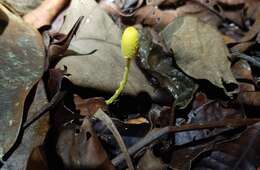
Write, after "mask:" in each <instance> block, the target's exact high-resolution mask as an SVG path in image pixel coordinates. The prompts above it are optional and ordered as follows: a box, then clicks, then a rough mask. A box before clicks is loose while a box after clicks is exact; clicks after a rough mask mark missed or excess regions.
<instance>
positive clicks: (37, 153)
mask: <svg viewBox="0 0 260 170" xmlns="http://www.w3.org/2000/svg"><path fill="white" fill-rule="evenodd" d="M35 169H38V170H49V168H48V164H47V160H46V155H45V154H44V151H43V149H42V147H40V146H39V147H37V148H34V149H33V151H32V153H31V155H30V157H29V159H28V162H27V167H26V170H35Z"/></svg>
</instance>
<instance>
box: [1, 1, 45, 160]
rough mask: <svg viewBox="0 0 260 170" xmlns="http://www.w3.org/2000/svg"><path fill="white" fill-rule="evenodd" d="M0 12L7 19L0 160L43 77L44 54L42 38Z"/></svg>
mask: <svg viewBox="0 0 260 170" xmlns="http://www.w3.org/2000/svg"><path fill="white" fill-rule="evenodd" d="M0 12H3V13H4V14H5V15H6V16H7V17H8V24H7V26H6V27H5V28H4V31H3V33H2V34H1V35H0V44H1V46H0V65H1V69H0V77H1V78H0V100H1V105H0V124H1V126H0V131H1V133H0V157H2V156H3V155H4V154H5V153H6V152H7V151H8V150H9V149H10V147H11V146H12V145H13V144H14V142H15V141H16V138H17V136H18V132H19V128H20V127H21V123H22V119H23V114H27V111H28V109H26V108H28V104H29V103H26V97H27V95H28V94H29V92H30V91H31V89H32V87H33V86H34V85H35V84H36V83H37V82H38V80H39V78H41V76H42V73H43V65H44V56H45V54H44V53H45V52H44V46H43V42H42V38H41V36H40V34H39V33H38V32H37V31H36V30H35V29H33V28H32V27H30V26H28V25H27V24H26V23H25V22H23V20H22V19H21V18H19V17H17V16H15V15H14V14H12V13H11V12H9V11H8V10H7V9H6V8H5V7H4V6H2V5H1V4H0ZM32 94H33V92H32ZM32 94H31V95H32ZM31 97H32V96H31ZM27 102H28V101H27Z"/></svg>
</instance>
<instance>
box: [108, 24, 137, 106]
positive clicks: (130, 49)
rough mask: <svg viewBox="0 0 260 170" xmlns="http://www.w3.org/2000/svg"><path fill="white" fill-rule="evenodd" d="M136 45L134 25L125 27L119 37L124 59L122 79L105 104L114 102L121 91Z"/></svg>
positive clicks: (134, 54) (125, 81) (135, 51)
mask: <svg viewBox="0 0 260 170" xmlns="http://www.w3.org/2000/svg"><path fill="white" fill-rule="evenodd" d="M138 47H139V33H138V31H137V30H136V28H135V27H127V28H126V29H125V30H124V32H123V35H122V39H121V51H122V55H123V58H124V59H125V60H126V64H125V70H124V75H123V79H122V80H121V82H120V84H119V87H118V88H117V90H116V91H115V93H114V95H113V96H112V97H111V98H110V99H108V100H106V104H108V105H109V104H111V103H113V102H115V100H116V99H117V97H118V96H119V95H120V94H121V92H122V91H123V89H124V87H125V85H126V83H127V79H128V73H129V68H130V63H131V59H133V58H135V56H136V55H137V51H138Z"/></svg>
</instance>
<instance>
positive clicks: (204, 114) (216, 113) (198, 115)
mask: <svg viewBox="0 0 260 170" xmlns="http://www.w3.org/2000/svg"><path fill="white" fill-rule="evenodd" d="M188 117H189V120H188V123H198V122H200V123H202V122H209V121H214V120H215V121H216V120H225V119H228V118H233V119H237V118H242V117H243V110H242V108H241V106H239V105H236V106H233V107H231V106H228V105H225V103H222V102H220V101H211V100H209V99H208V98H207V96H206V95H205V94H203V93H197V94H196V97H195V99H194V102H193V109H192V110H191V112H190V113H189V114H188ZM227 130H229V128H221V129H220V128H219V129H210V130H195V131H187V132H180V133H177V134H176V136H175V142H176V144H177V145H180V144H184V143H188V142H191V141H196V140H200V139H205V138H208V137H211V136H214V135H216V134H219V133H221V132H224V131H227Z"/></svg>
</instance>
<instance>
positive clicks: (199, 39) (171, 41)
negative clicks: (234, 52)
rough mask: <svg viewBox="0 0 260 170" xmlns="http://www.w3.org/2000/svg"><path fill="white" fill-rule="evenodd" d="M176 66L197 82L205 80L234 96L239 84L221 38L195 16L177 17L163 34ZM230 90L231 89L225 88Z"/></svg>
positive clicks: (215, 31)
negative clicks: (231, 68) (172, 53)
mask: <svg viewBox="0 0 260 170" xmlns="http://www.w3.org/2000/svg"><path fill="white" fill-rule="evenodd" d="M161 35H162V36H163V38H164V40H165V42H166V44H167V45H168V46H169V47H170V48H171V49H172V50H173V52H174V58H175V60H176V63H177V65H178V66H179V67H180V68H181V69H182V70H183V71H184V72H185V73H186V74H187V75H189V76H191V77H193V78H195V79H200V80H201V79H205V80H208V81H210V82H211V83H212V84H214V85H215V86H217V87H219V88H221V89H223V90H224V91H225V92H226V94H227V95H229V96H231V95H232V94H233V93H234V90H235V88H236V87H237V82H236V80H235V78H234V76H233V75H232V73H231V71H230V62H229V60H228V55H229V53H228V50H227V47H226V46H225V44H224V41H223V39H222V36H221V34H220V33H219V32H218V31H217V30H215V29H214V28H213V27H211V26H210V25H208V24H206V23H203V22H201V21H200V20H199V19H198V18H195V17H192V16H185V17H178V18H176V19H175V20H174V21H173V22H172V23H171V24H170V25H168V26H167V27H166V28H165V29H164V30H163V31H162V32H161ZM226 87H228V88H226Z"/></svg>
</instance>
